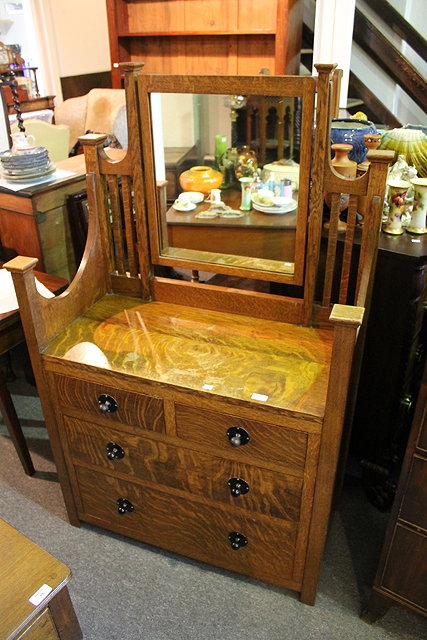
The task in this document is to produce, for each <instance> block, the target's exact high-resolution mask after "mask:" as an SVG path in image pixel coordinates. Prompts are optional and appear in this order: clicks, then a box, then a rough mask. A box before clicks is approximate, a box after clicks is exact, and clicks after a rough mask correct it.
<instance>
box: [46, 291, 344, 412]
mask: <svg viewBox="0 0 427 640" xmlns="http://www.w3.org/2000/svg"><path fill="white" fill-rule="evenodd" d="M45 353H46V354H47V355H51V356H55V357H58V358H66V359H69V360H71V361H73V362H80V363H86V364H90V365H94V366H97V367H99V368H102V369H110V368H112V369H114V370H116V371H122V372H124V373H130V374H133V375H136V376H139V377H141V378H147V379H150V380H157V381H160V382H163V383H167V384H173V385H177V386H181V387H185V388H191V389H195V390H198V391H200V390H203V388H204V385H206V384H209V385H213V388H212V391H213V393H218V394H221V395H224V396H231V397H234V398H237V399H240V400H246V401H252V400H253V398H252V395H253V394H254V393H258V394H263V395H266V396H267V397H268V400H267V401H266V404H268V405H272V406H278V407H281V408H283V409H288V410H290V411H300V412H301V413H306V414H312V415H316V416H321V415H322V413H323V410H324V401H325V395H326V390H327V383H328V370H329V364H330V354H331V334H330V332H329V331H328V330H321V329H318V330H312V329H306V328H304V327H297V326H294V325H287V324H283V323H276V322H272V321H267V320H265V321H263V320H258V319H250V318H247V317H244V316H233V315H231V314H221V313H218V312H211V311H205V310H193V309H190V308H187V307H181V306H179V305H169V304H165V303H160V302H158V303H156V302H153V303H147V304H142V305H141V304H138V301H137V300H134V299H130V298H128V299H126V298H122V297H121V296H106V297H105V298H103V299H102V300H101V301H100V302H98V303H96V304H95V305H94V306H92V307H91V308H90V309H89V310H88V311H87V313H85V314H84V315H83V316H81V317H80V318H79V319H78V320H76V321H75V322H74V323H72V324H71V325H69V327H68V328H67V329H66V330H65V332H64V333H63V334H62V335H60V336H59V337H58V338H56V339H55V340H52V342H51V343H50V345H49V347H48V349H47V350H46V352H45Z"/></svg>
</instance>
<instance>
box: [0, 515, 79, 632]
mask: <svg viewBox="0 0 427 640" xmlns="http://www.w3.org/2000/svg"><path fill="white" fill-rule="evenodd" d="M0 544H1V548H2V549H3V550H6V549H7V553H3V554H2V562H1V564H0V602H1V611H2V615H1V616H0V637H1V638H10V637H11V638H14V637H16V635H17V634H18V633H19V632H20V631H21V630H22V631H23V630H24V629H25V628H26V627H27V628H28V626H29V625H30V624H31V623H32V622H33V621H34V619H35V618H36V617H37V616H38V614H39V613H40V612H42V611H43V610H45V609H46V607H48V606H50V604H51V603H52V601H53V600H54V599H55V597H56V593H55V592H57V593H58V595H59V592H60V591H61V590H62V589H65V588H66V584H67V583H68V581H69V579H70V569H69V568H68V567H67V566H66V565H64V564H63V563H62V562H60V561H59V560H57V559H56V558H54V557H53V556H52V555H50V553H48V552H47V551H45V550H44V549H41V548H40V547H39V546H38V545H36V544H35V543H34V542H32V541H31V540H29V539H28V538H26V537H25V536H24V535H22V534H21V533H19V531H17V530H16V529H14V528H13V527H11V526H10V525H9V524H7V522H5V521H4V520H0ZM43 584H47V585H48V586H49V587H51V588H52V591H51V592H50V593H49V594H47V595H46V596H45V598H44V599H43V600H42V601H41V602H40V603H39V604H38V605H36V606H35V605H33V604H32V603H31V602H30V601H29V598H31V597H32V596H33V595H34V594H35V593H36V592H37V591H38V590H39V589H40V587H41V586H42V585H43ZM52 613H53V618H54V620H55V618H56V616H55V611H54V610H53V611H52ZM49 617H50V616H49ZM61 618H62V620H63V622H64V621H67V620H68V621H69V623H70V624H69V625H68V627H67V623H66V622H65V624H63V623H61V625H60V627H61V628H62V630H63V633H62V632H61V633H59V632H58V634H57V635H52V633H53V632H52V624H48V622H46V620H47V619H45V620H44V621H43V626H42V627H41V628H42V629H45V630H46V635H42V634H41V631H40V629H38V628H37V627H36V626H35V627H34V628H33V629H32V630H31V631H28V634H24V636H23V637H24V638H25V640H30V638H31V640H33V639H34V640H41V639H42V638H43V640H45V639H46V640H47V639H49V640H50V638H55V639H56V638H60V640H79V639H80V638H81V632H80V628H79V626H78V623H77V619H76V618H75V613H74V609H73V607H72V604H71V601H69V602H68V607H66V610H63V612H62V614H61ZM55 622H56V621H55ZM76 623H77V626H76ZM55 627H56V624H55ZM57 631H58V629H57ZM48 633H49V634H50V635H48Z"/></svg>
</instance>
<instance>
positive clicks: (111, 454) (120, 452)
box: [106, 442, 125, 460]
mask: <svg viewBox="0 0 427 640" xmlns="http://www.w3.org/2000/svg"><path fill="white" fill-rule="evenodd" d="M106 450H107V458H108V459H109V460H121V458H124V457H125V452H124V449H122V447H121V446H120V445H119V444H116V443H115V442H109V443H108V444H107V446H106Z"/></svg>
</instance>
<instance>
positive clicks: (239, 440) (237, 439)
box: [227, 427, 250, 447]
mask: <svg viewBox="0 0 427 640" xmlns="http://www.w3.org/2000/svg"><path fill="white" fill-rule="evenodd" d="M227 438H228V440H229V442H230V444H231V446H232V447H241V446H242V445H244V444H248V442H249V440H250V437H249V433H248V432H247V431H245V430H244V429H242V427H230V428H229V430H228V431H227Z"/></svg>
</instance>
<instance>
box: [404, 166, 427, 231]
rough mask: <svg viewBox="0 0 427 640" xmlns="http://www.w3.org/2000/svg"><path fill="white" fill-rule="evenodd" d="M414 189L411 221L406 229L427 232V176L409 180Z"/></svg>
mask: <svg viewBox="0 0 427 640" xmlns="http://www.w3.org/2000/svg"><path fill="white" fill-rule="evenodd" d="M411 184H412V187H413V189H414V202H413V205H412V213H411V221H410V223H409V225H408V226H407V228H406V230H407V231H409V233H415V234H419V235H421V234H423V233H427V228H426V217H427V178H414V179H413V180H411Z"/></svg>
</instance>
